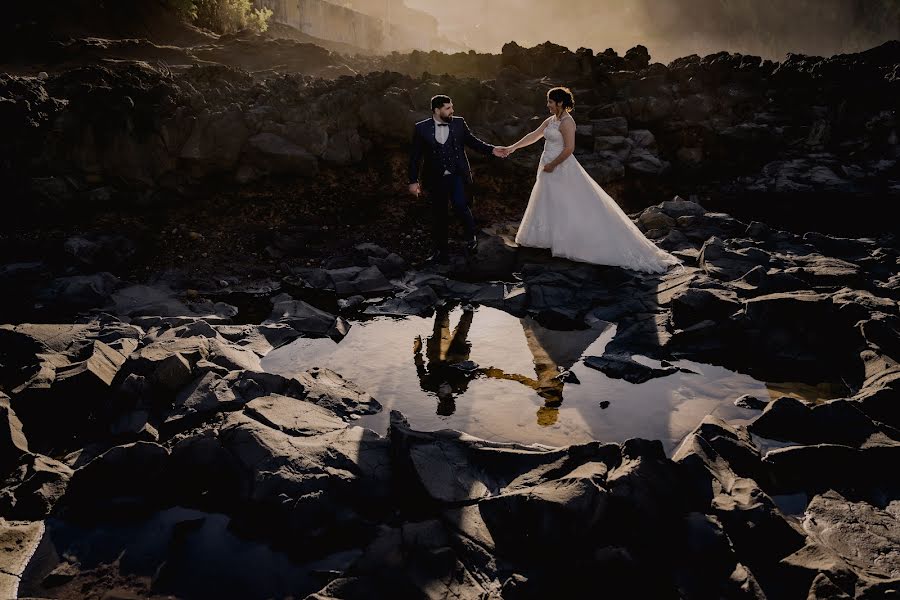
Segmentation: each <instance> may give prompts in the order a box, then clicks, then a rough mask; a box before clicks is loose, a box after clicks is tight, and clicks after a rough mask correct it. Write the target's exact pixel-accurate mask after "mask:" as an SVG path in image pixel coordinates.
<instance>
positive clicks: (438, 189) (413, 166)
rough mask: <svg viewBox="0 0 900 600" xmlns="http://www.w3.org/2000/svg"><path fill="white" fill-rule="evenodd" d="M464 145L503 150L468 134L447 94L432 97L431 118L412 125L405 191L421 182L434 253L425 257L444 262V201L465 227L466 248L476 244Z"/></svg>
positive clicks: (501, 153)
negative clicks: (426, 196)
mask: <svg viewBox="0 0 900 600" xmlns="http://www.w3.org/2000/svg"><path fill="white" fill-rule="evenodd" d="M466 146H469V147H470V148H473V149H475V150H477V151H479V152H481V153H482V154H493V155H494V156H497V157H501V158H505V157H506V154H507V153H506V152H504V151H503V150H502V149H501V148H499V147H497V146H491V145H490V144H486V143H484V142H482V141H481V140H479V139H478V138H477V137H475V136H474V135H472V132H471V131H469V126H468V125H466V121H465V119H463V118H462V117H454V116H453V101H452V100H450V97H449V96H444V95H437V96H435V97H433V98H432V99H431V118H430V119H425V120H424V121H419V122H418V123H416V125H415V128H414V130H413V139H412V151H411V153H410V157H409V193H410V194H412V195H414V196H418V195H419V194H421V193H422V187H423V186H424V187H425V191H426V193H427V195H428V198H429V199H430V201H431V214H432V233H431V235H432V240H433V243H434V253H433V254H432V255H431V256H430V257H428V260H429V261H436V262H447V259H448V254H449V251H448V243H447V225H448V224H447V216H448V215H447V203H448V201H449V203H450V205H451V206H453V211H454V212H455V213H456V215H457V216H458V217H459V219H460V220H461V221H462V223H463V227H464V228H465V233H466V249H467V250H468V251H470V252H472V251H474V250H475V249H476V248H477V247H478V240H477V238H476V237H475V220H474V219H473V218H472V211H471V210H469V205H468V202H467V200H466V191H465V185H466V184H471V183H472V171H471V169H470V167H469V159H468V157H467V156H466V149H465V147H466ZM423 156H424V157H425V164H424V168H423V170H422V171H423V172H422V184H420V183H419V161H420V160H421V159H422V157H423Z"/></svg>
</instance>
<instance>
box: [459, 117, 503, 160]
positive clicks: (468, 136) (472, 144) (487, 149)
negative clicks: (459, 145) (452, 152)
mask: <svg viewBox="0 0 900 600" xmlns="http://www.w3.org/2000/svg"><path fill="white" fill-rule="evenodd" d="M460 119H461V120H462V126H463V133H464V134H465V135H464V137H465V140H466V146H468V147H469V148H472V149H473V150H477V151H478V152H481V153H482V154H493V153H494V148H495V147H494V146H491V145H490V144H487V143H485V142H482V141H481V140H479V139H478V138H477V137H475V136H474V135H472V132H471V131H469V125H468V124H467V123H466V120H465V119H463V118H462V117H460Z"/></svg>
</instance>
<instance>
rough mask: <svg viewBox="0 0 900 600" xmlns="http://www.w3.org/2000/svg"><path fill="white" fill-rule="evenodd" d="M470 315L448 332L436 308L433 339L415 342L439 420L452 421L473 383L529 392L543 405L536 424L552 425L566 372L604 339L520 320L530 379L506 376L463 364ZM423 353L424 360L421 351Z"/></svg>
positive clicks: (446, 317) (595, 332)
mask: <svg viewBox="0 0 900 600" xmlns="http://www.w3.org/2000/svg"><path fill="white" fill-rule="evenodd" d="M473 317H474V311H473V310H472V309H471V308H470V307H466V308H465V309H464V310H463V314H462V317H461V318H460V320H459V323H458V324H457V326H456V327H455V328H454V329H453V331H452V332H451V331H450V310H449V309H448V308H447V307H440V308H439V309H438V310H437V311H436V313H435V317H434V328H433V330H432V334H431V336H430V337H429V338H428V339H427V340H426V341H425V342H424V343H423V342H422V338H421V337H420V336H416V338H415V340H414V341H413V361H414V362H415V365H416V373H417V374H418V376H419V385H420V386H421V388H422V389H423V390H424V391H426V392H430V393H432V394H434V395H436V396H437V398H438V405H437V414H439V415H443V416H449V415H452V414H453V413H454V412H455V410H456V402H455V398H456V396H459V395H461V394H463V393H465V391H466V390H467V389H468V386H469V382H470V381H471V380H472V379H474V378H475V377H488V378H491V379H502V380H509V381H516V382H519V383H521V384H522V385H525V386H527V387H529V388H531V389H533V390H534V391H535V392H537V394H538V395H539V396H540V397H541V398H543V399H544V405H543V406H541V407H540V408H539V409H538V411H537V423H538V425H541V426H549V425H553V424H555V423H556V421H557V419H558V417H559V407H560V405H561V404H562V402H563V389H564V387H565V384H566V379H568V378H569V375H568V373H569V370H570V369H571V368H572V367H573V366H574V365H575V363H577V362H578V361H579V360H581V357H582V355H583V354H584V352H585V350H586V349H587V348H588V346H590V345H591V344H593V343H594V342H595V341H596V340H597V339H598V338H599V337H600V335H601V334H602V333H603V330H599V329H585V330H576V331H558V330H554V329H548V328H546V327H543V326H542V325H541V324H540V323H538V322H537V321H536V320H534V319H533V318H531V317H523V318H520V319H519V323H520V325H521V326H522V331H523V332H524V334H525V340H526V343H527V345H528V350H529V351H530V352H531V355H532V357H533V364H534V375H530V374H529V375H524V374H521V373H508V372H506V371H504V370H503V369H499V368H496V367H493V366H488V367H484V366H476V365H474V364H471V365H469V364H466V363H468V361H469V357H470V355H471V352H472V344H471V342H469V341H468V339H467V336H468V334H469V330H470V329H471V327H472V320H473ZM423 348H424V349H425V356H424V358H423V356H422V350H423Z"/></svg>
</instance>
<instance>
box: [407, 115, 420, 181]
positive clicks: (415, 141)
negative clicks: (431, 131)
mask: <svg viewBox="0 0 900 600" xmlns="http://www.w3.org/2000/svg"><path fill="white" fill-rule="evenodd" d="M420 160H422V136H420V135H419V132H418V131H416V127H415V125H413V137H412V147H411V149H410V151H409V183H410V185H411V184H413V183H416V182H418V181H419V161H420Z"/></svg>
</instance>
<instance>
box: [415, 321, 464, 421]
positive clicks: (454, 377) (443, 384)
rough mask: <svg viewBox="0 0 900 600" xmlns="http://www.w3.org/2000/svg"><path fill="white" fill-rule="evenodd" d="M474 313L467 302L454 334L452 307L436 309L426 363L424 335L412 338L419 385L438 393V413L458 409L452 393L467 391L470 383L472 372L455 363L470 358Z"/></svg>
mask: <svg viewBox="0 0 900 600" xmlns="http://www.w3.org/2000/svg"><path fill="white" fill-rule="evenodd" d="M474 316H475V311H474V310H473V309H472V307H471V306H466V307H465V308H464V309H463V314H462V317H461V318H460V319H459V323H458V324H457V326H456V328H455V329H454V330H453V333H452V334H451V333H450V309H449V308H447V307H446V306H441V307H439V308H438V309H437V310H436V312H435V315H434V329H433V330H432V332H431V337H429V338H428V341H427V342H426V343H425V356H426V358H427V359H428V364H427V365H426V364H425V361H424V360H422V338H421V337H420V336H416V339H415V341H414V342H413V353H414V358H413V360H414V361H415V363H416V373H418V375H419V385H421V386H422V389H423V390H425V391H426V392H432V393H434V394H437V397H438V408H437V414H439V415H443V416H449V415H452V414H453V412H454V411H455V410H456V403H455V402H454V400H453V396H454V395H455V394H462V393H464V392H465V391H466V389H468V387H469V379H470V376H469V374H467V373H465V372H464V371H463V370H461V369H460V368H458V367H456V366H454V365H459V364H460V363H464V362H465V361H467V360H469V354H470V352H471V351H472V344H470V343H469V342H468V341H467V340H466V337H468V335H469V328H470V327H471V326H472V318H473V317H474Z"/></svg>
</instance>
